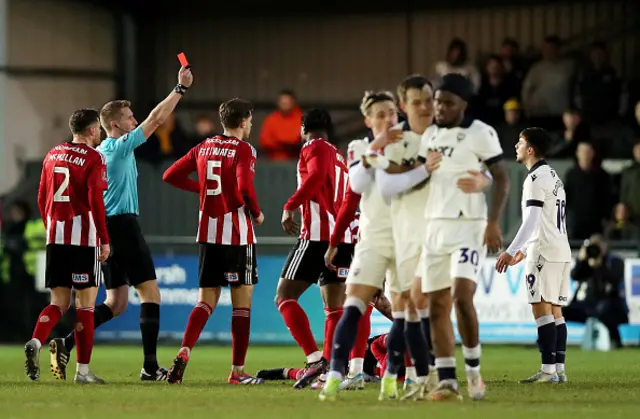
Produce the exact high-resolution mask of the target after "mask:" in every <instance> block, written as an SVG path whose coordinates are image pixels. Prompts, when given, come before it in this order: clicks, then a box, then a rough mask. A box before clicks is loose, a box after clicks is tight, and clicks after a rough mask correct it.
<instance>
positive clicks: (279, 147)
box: [260, 90, 302, 160]
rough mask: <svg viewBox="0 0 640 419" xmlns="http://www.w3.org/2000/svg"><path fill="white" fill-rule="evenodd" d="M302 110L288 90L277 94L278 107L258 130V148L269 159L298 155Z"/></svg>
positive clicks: (300, 142)
mask: <svg viewBox="0 0 640 419" xmlns="http://www.w3.org/2000/svg"><path fill="white" fill-rule="evenodd" d="M301 128H302V110H300V108H299V107H298V104H297V101H296V97H295V95H294V93H293V92H292V91H290V90H283V91H282V92H280V94H279V95H278V109H276V110H275V111H273V112H272V113H271V114H269V116H267V118H266V119H265V120H264V123H263V125H262V130H261V131H260V148H261V149H262V151H264V152H265V153H266V154H267V157H268V158H269V159H271V160H293V159H296V158H297V157H298V153H299V151H300V147H301V146H302V139H301V137H300V130H301Z"/></svg>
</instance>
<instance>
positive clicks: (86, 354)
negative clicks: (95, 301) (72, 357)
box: [74, 307, 95, 365]
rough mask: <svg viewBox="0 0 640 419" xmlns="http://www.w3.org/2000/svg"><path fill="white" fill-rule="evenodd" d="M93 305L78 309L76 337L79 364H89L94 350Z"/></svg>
mask: <svg viewBox="0 0 640 419" xmlns="http://www.w3.org/2000/svg"><path fill="white" fill-rule="evenodd" d="M94 330H95V328H94V323H93V307H82V308H78V309H77V310H76V324H75V328H74V335H75V338H76V359H77V361H78V364H85V365H89V363H90V362H91V352H92V351H93V333H94Z"/></svg>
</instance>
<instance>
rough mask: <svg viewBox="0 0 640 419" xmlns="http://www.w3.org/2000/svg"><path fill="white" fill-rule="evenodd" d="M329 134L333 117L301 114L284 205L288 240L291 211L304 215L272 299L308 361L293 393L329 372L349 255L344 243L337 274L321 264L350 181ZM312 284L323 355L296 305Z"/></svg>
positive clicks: (316, 112)
mask: <svg viewBox="0 0 640 419" xmlns="http://www.w3.org/2000/svg"><path fill="white" fill-rule="evenodd" d="M331 129H332V122H331V116H330V115H329V113H328V112H327V111H326V110H323V109H314V110H311V111H309V112H307V113H305V114H304V116H303V119H302V137H303V139H304V141H305V144H304V145H303V147H302V150H301V151H300V161H299V162H298V189H297V190H296V192H295V193H294V194H293V196H291V198H290V199H289V200H288V201H287V203H286V204H285V205H284V212H283V215H282V226H283V228H284V229H285V231H286V232H287V233H289V234H291V235H297V234H298V223H297V222H296V221H295V219H294V211H295V210H296V209H300V212H301V215H302V228H301V230H300V235H299V238H298V242H297V243H296V245H295V246H294V247H293V249H292V250H291V252H290V253H289V256H288V258H287V261H286V262H285V265H284V267H283V269H282V273H281V275H280V281H279V283H278V288H277V291H276V299H275V302H276V305H277V306H278V310H280V313H281V314H282V317H283V318H284V322H285V324H286V325H287V327H288V328H289V330H290V331H291V335H292V336H293V338H294V339H295V340H296V342H298V345H300V347H301V348H302V350H303V351H304V353H305V355H306V357H307V367H306V368H305V373H304V374H303V376H302V377H301V378H300V380H298V381H297V382H296V384H295V385H294V388H302V387H305V386H307V385H308V384H310V383H311V381H312V380H313V379H315V378H316V377H318V376H319V375H320V374H322V373H323V372H324V370H325V369H326V368H327V367H328V359H330V358H331V347H332V345H331V342H332V340H333V331H334V329H335V327H336V325H337V324H338V321H339V320H340V316H341V315H342V304H343V303H344V295H345V286H344V281H345V279H346V276H347V272H348V270H349V265H350V264H351V257H352V255H353V244H349V243H343V244H342V245H341V246H340V251H339V252H338V255H337V256H336V259H335V264H336V269H335V270H332V269H329V268H327V267H326V266H325V264H324V254H325V252H326V250H327V248H328V247H329V239H330V237H331V234H332V233H333V230H334V226H335V217H336V215H337V214H338V210H339V209H340V206H341V205H342V201H343V199H344V193H345V190H346V188H347V183H348V178H349V175H348V169H347V166H346V162H345V160H344V157H343V156H342V154H341V153H340V151H339V150H338V149H337V148H336V147H335V145H333V144H332V143H331V142H329V140H328V133H329V132H331ZM346 227H347V226H345V230H346ZM315 283H318V284H319V285H320V289H321V292H322V298H323V301H324V307H325V309H324V310H325V314H326V322H325V336H324V343H325V344H324V348H323V349H324V353H323V352H320V351H319V350H318V346H317V345H316V341H315V339H314V337H313V334H312V332H311V328H310V327H309V320H308V318H307V315H306V314H305V312H304V310H303V309H302V307H300V305H299V304H298V299H299V298H300V296H301V295H302V294H303V293H304V292H305V291H306V290H307V289H308V288H309V287H310V286H311V285H312V284H315Z"/></svg>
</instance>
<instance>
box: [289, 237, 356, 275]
mask: <svg viewBox="0 0 640 419" xmlns="http://www.w3.org/2000/svg"><path fill="white" fill-rule="evenodd" d="M354 247H355V245H353V244H346V243H341V244H340V245H339V246H338V253H337V255H336V257H335V259H334V260H333V264H334V265H335V266H336V268H337V269H336V271H332V270H330V269H329V268H327V267H326V266H325V264H324V254H325V253H326V252H327V249H328V248H329V242H326V241H322V242H312V241H309V240H302V239H299V240H298V242H297V243H296V245H295V246H293V249H291V252H289V256H287V261H286V262H285V263H284V267H283V268H282V273H281V274H280V278H284V279H288V280H291V281H306V282H310V283H312V284H315V283H318V285H320V286H323V285H327V284H339V283H342V282H344V281H345V280H346V279H347V275H348V274H349V266H351V259H353V249H354Z"/></svg>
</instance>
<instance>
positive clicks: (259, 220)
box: [253, 212, 264, 226]
mask: <svg viewBox="0 0 640 419" xmlns="http://www.w3.org/2000/svg"><path fill="white" fill-rule="evenodd" d="M262 223H264V213H263V212H260V215H258V218H254V219H253V224H255V225H257V226H259V225H262Z"/></svg>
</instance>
